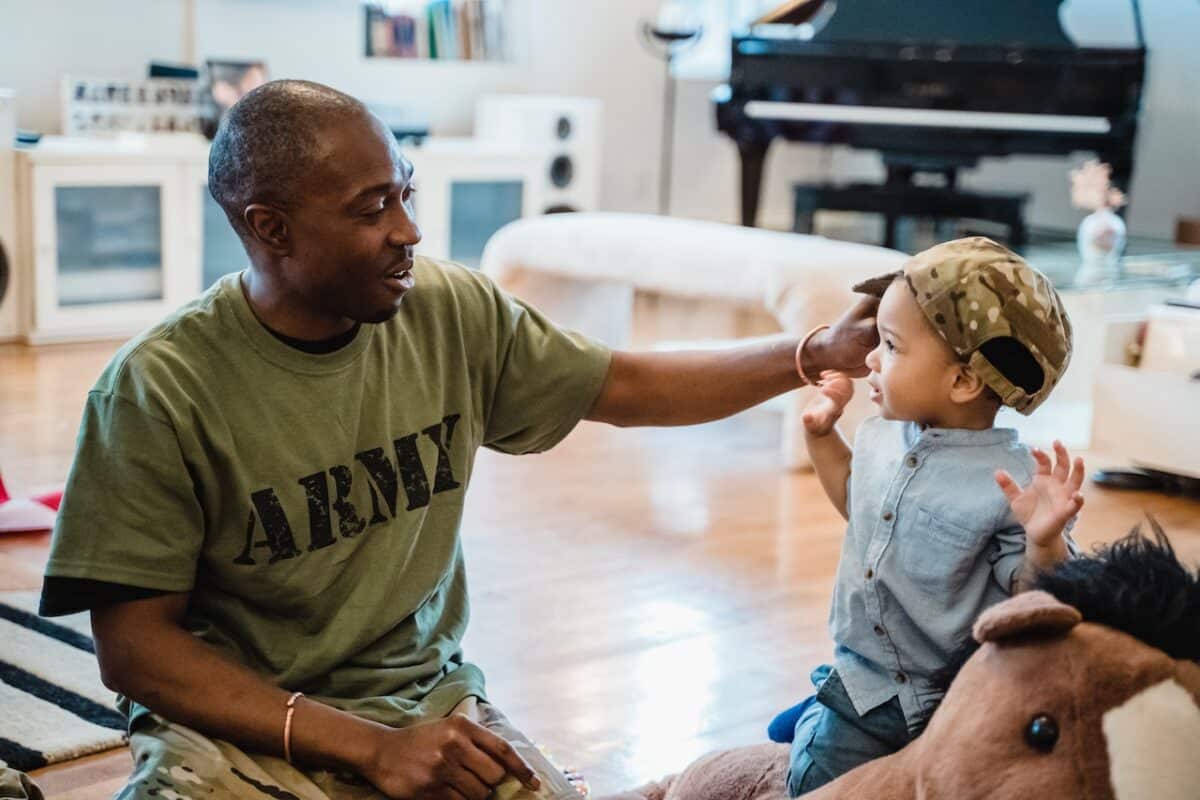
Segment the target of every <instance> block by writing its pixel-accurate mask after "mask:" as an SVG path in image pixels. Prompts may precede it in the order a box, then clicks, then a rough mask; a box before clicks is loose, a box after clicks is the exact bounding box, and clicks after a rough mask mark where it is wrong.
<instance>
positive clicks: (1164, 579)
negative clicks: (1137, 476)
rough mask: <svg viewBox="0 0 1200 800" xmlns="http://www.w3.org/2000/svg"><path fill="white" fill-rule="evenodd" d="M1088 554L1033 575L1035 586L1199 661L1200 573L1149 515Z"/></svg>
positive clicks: (1088, 616)
mask: <svg viewBox="0 0 1200 800" xmlns="http://www.w3.org/2000/svg"><path fill="white" fill-rule="evenodd" d="M1149 522H1150V527H1151V529H1152V530H1153V532H1154V538H1153V539H1151V538H1148V537H1146V536H1143V535H1142V531H1141V527H1142V526H1141V525H1138V526H1137V527H1135V528H1134V529H1133V530H1132V531H1131V532H1130V533H1129V534H1128V535H1127V536H1125V537H1124V538H1121V539H1118V540H1117V541H1115V542H1113V543H1112V544H1111V545H1108V546H1107V547H1102V548H1100V549H1099V550H1097V551H1096V552H1095V553H1094V554H1092V555H1091V556H1086V557H1083V558H1073V559H1068V560H1066V561H1064V562H1063V563H1061V564H1059V565H1058V567H1057V568H1056V569H1054V570H1053V571H1051V572H1048V573H1045V574H1042V575H1040V576H1038V578H1037V581H1036V587H1037V588H1038V589H1042V590H1043V591H1047V592H1049V593H1050V594H1052V595H1054V596H1055V597H1056V598H1058V599H1059V600H1060V601H1062V602H1064V603H1066V604H1067V605H1070V606H1074V607H1075V608H1077V609H1078V610H1079V613H1080V614H1082V615H1083V619H1084V621H1085V622H1093V623H1096V624H1098V625H1106V626H1108V627H1110V628H1114V629H1116V630H1119V631H1123V632H1124V633H1127V634H1129V635H1130V636H1132V637H1134V638H1135V639H1139V640H1140V641H1142V642H1144V643H1146V644H1148V645H1150V646H1151V647H1154V648H1157V649H1159V650H1162V651H1163V652H1164V653H1166V654H1167V655H1169V656H1171V657H1172V658H1181V659H1191V660H1200V575H1198V574H1197V573H1196V572H1194V571H1192V570H1189V569H1188V568H1187V567H1186V566H1184V564H1182V563H1181V562H1180V561H1179V558H1178V557H1177V556H1176V555H1175V549H1174V548H1173V547H1172V546H1171V543H1170V542H1169V541H1168V540H1167V537H1166V534H1164V533H1163V529H1162V527H1161V526H1159V524H1158V522H1156V521H1155V520H1154V519H1153V518H1151V519H1150V520H1149Z"/></svg>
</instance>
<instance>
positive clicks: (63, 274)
mask: <svg viewBox="0 0 1200 800" xmlns="http://www.w3.org/2000/svg"><path fill="white" fill-rule="evenodd" d="M85 156H86V157H85ZM38 157H39V158H40V159H43V160H42V161H37V160H33V158H34V157H33V155H30V156H28V158H29V159H30V166H29V172H28V175H29V178H28V180H29V192H30V206H31V212H32V213H31V218H30V221H31V223H32V237H33V248H34V249H33V265H32V266H33V269H32V273H31V276H32V279H33V280H32V287H31V289H32V300H33V314H32V317H31V319H30V324H29V330H28V332H27V338H28V339H29V341H31V342H33V343H35V344H36V343H40V342H49V341H67V340H70V339H79V338H83V339H86V338H97V337H113V338H116V337H124V336H131V335H133V334H135V333H137V332H138V331H139V330H142V329H144V328H146V327H148V326H150V325H153V324H154V323H156V322H158V321H159V320H161V319H162V318H163V316H164V315H166V314H167V313H168V312H170V311H171V310H173V309H175V308H176V307H178V306H179V305H180V304H182V303H184V302H186V301H187V300H189V299H191V298H192V297H194V296H195V294H196V292H197V291H198V290H199V286H200V275H199V269H198V265H196V266H195V267H193V262H192V261H189V260H188V258H187V257H186V254H187V253H188V252H189V250H188V246H187V242H186V239H187V237H189V236H190V235H191V234H190V231H191V229H192V228H193V227H194V228H195V229H196V230H197V231H198V230H199V221H198V220H197V221H196V224H195V225H189V221H190V219H191V215H190V214H189V213H188V211H189V209H188V208H186V207H185V206H184V205H183V199H184V195H183V194H182V191H181V189H182V186H181V184H182V176H183V174H184V171H183V169H182V168H181V167H180V165H179V164H178V163H177V162H175V161H172V160H171V159H169V158H166V157H160V158H154V159H151V158H147V159H146V160H145V163H142V162H141V161H139V160H136V159H133V158H128V157H126V156H124V155H123V154H121V153H118V154H116V155H115V156H110V155H109V154H104V157H103V158H101V156H94V157H93V156H92V154H90V153H88V154H85V155H81V156H77V155H75V154H73V153H72V154H68V155H65V156H64V155H61V154H59V153H57V152H50V151H47V152H44V153H41V154H40V155H39V156H38ZM57 158H61V159H62V162H63V163H59V162H58V161H56V160H55V159H57Z"/></svg>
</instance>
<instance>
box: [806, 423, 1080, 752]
mask: <svg viewBox="0 0 1200 800" xmlns="http://www.w3.org/2000/svg"><path fill="white" fill-rule="evenodd" d="M1034 466H1035V464H1034V460H1033V456H1032V455H1031V454H1030V452H1029V449H1028V448H1027V447H1025V446H1024V445H1022V444H1021V443H1020V442H1018V441H1017V432H1016V431H1015V430H1012V429H1011V428H990V429H988V430H981V431H974V430H961V429H954V430H950V429H937V428H926V429H922V428H921V427H920V426H919V425H917V424H916V423H913V422H893V421H888V420H884V419H881V418H879V417H874V418H871V419H868V420H867V421H865V422H864V423H863V424H862V426H861V427H860V428H859V430H858V434H857V435H856V437H855V441H854V454H853V457H852V459H851V471H850V481H849V484H848V496H847V500H846V502H847V508H848V510H849V518H850V522H849V526H848V527H847V529H846V538H845V541H843V543H842V556H841V561H840V562H839V563H838V573H837V584H836V586H835V587H834V593H833V608H832V609H831V610H830V615H829V627H830V632H831V633H832V635H833V640H834V643H835V644H836V649H835V654H834V665H835V667H836V668H837V671H838V674H839V675H840V676H841V678H842V683H843V684H844V685H845V687H846V691H847V693H848V694H849V696H850V700H851V702H853V704H854V708H855V710H856V711H857V712H858V713H859V714H865V713H866V712H868V711H870V710H871V709H873V708H875V707H876V706H878V705H880V704H882V703H885V702H887V701H888V700H890V699H891V698H893V697H899V699H900V707H901V708H902V709H903V711H904V716H905V718H906V720H907V721H908V724H909V727H910V729H915V728H916V727H918V725H919V724H920V721H921V720H922V718H923V717H924V715H925V711H926V709H929V708H930V707H932V706H933V705H935V704H936V703H937V702H938V701H939V700H940V699H941V696H940V694H939V693H938V692H937V690H936V689H935V688H934V686H933V685H932V684H931V681H930V679H931V678H932V677H933V675H934V673H936V672H937V671H938V670H940V669H941V668H943V667H945V666H946V664H947V662H948V661H949V659H950V656H951V654H953V653H954V651H955V650H956V649H957V648H958V647H959V646H960V645H961V644H962V643H963V642H964V641H965V640H966V638H967V637H968V636H970V634H971V626H972V625H973V624H974V622H975V618H976V617H977V616H979V613H980V612H981V611H983V610H984V609H985V608H987V607H988V606H991V605H993V604H995V603H998V602H1000V601H1001V600H1004V599H1005V598H1007V597H1008V596H1009V595H1010V593H1011V591H1012V586H1013V581H1014V579H1015V577H1016V575H1017V573H1018V571H1019V570H1020V568H1021V565H1022V562H1023V560H1024V557H1025V531H1024V529H1023V528H1022V527H1021V526H1020V524H1019V523H1017V521H1016V519H1015V518H1014V517H1013V515H1012V511H1011V509H1010V508H1009V506H1008V501H1007V500H1006V499H1005V497H1004V493H1003V492H1001V491H1000V488H999V487H998V486H997V485H996V481H995V478H994V473H995V471H996V470H997V469H1006V470H1008V472H1009V473H1010V474H1011V475H1012V476H1013V478H1014V479H1016V480H1017V482H1018V483H1020V484H1021V485H1022V486H1024V485H1027V484H1028V482H1029V480H1030V479H1031V477H1032V475H1033V471H1034ZM1064 535H1066V534H1064ZM1068 545H1069V547H1070V548H1071V549H1072V551H1073V550H1074V549H1075V548H1074V543H1072V542H1070V539H1069V536H1068Z"/></svg>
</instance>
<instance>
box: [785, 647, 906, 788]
mask: <svg viewBox="0 0 1200 800" xmlns="http://www.w3.org/2000/svg"><path fill="white" fill-rule="evenodd" d="M812 682H813V686H815V687H817V693H816V694H815V695H812V696H811V697H809V698H808V699H807V700H805V701H804V703H803V705H804V709H803V711H802V712H801V714H800V719H799V720H798V721H797V722H796V736H795V738H794V739H793V740H792V755H791V765H790V768H789V769H788V776H787V788H788V794H789V795H791V796H792V797H797V796H799V795H802V794H804V793H805V792H811V791H812V790H814V789H816V788H818V787H820V786H824V785H825V784H827V783H829V782H830V781H832V780H833V779H834V778H837V777H838V776H840V775H843V774H845V773H847V772H849V771H850V770H852V769H854V768H855V767H857V766H860V765H862V764H865V763H867V762H868V761H871V760H873V759H876V758H881V757H883V756H886V755H891V754H892V753H895V752H896V751H897V750H900V749H901V748H902V747H904V746H905V745H906V744H908V742H909V740H910V738H911V737H910V736H909V733H908V723H907V722H906V721H905V719H904V712H903V711H901V710H900V700H899V699H898V698H895V697H893V698H892V699H891V700H889V701H887V702H886V703H884V704H883V705H881V706H877V707H876V708H873V709H871V710H870V711H868V712H867V713H866V714H863V715H862V716H859V714H858V712H857V711H855V710H854V704H853V703H851V702H850V696H849V695H847V694H846V687H845V686H843V685H842V679H841V678H840V677H838V674H837V672H835V671H834V670H833V668H832V667H830V666H829V665H828V664H826V665H824V666H820V667H817V668H816V669H815V670H813V672H812Z"/></svg>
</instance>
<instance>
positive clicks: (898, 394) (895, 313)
mask: <svg viewBox="0 0 1200 800" xmlns="http://www.w3.org/2000/svg"><path fill="white" fill-rule="evenodd" d="M876 321H877V323H878V325H879V346H878V347H876V348H875V349H874V350H872V351H871V352H870V353H869V354H868V355H867V366H868V367H869V368H870V370H871V373H870V374H869V375H868V376H867V383H869V384H870V386H871V401H872V402H874V403H878V404H879V413H880V415H881V416H882V417H883V418H884V419H896V420H911V421H914V422H919V423H922V424H925V425H933V426H939V425H941V424H943V423H942V421H943V420H946V419H947V418H949V417H950V416H951V415H952V414H953V412H954V406H955V403H954V402H953V401H952V400H951V398H950V393H951V389H952V388H953V387H954V383H955V378H956V377H957V376H958V375H959V373H960V371H961V369H962V364H961V362H960V361H959V360H958V359H957V358H956V357H955V355H954V350H952V349H951V347H950V345H949V344H947V343H946V340H945V339H943V338H942V337H941V336H939V335H938V333H937V331H936V330H934V328H933V326H932V325H930V324H929V320H927V319H925V315H924V314H922V313H921V309H920V307H919V306H918V305H917V300H916V298H914V297H913V295H912V291H911V290H910V289H909V288H908V285H907V284H906V283H905V282H904V280H903V279H898V280H895V281H893V282H892V285H891V286H889V287H888V289H887V291H886V292H884V295H883V299H882V300H881V301H880V303H879V313H878V314H877V316H876Z"/></svg>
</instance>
